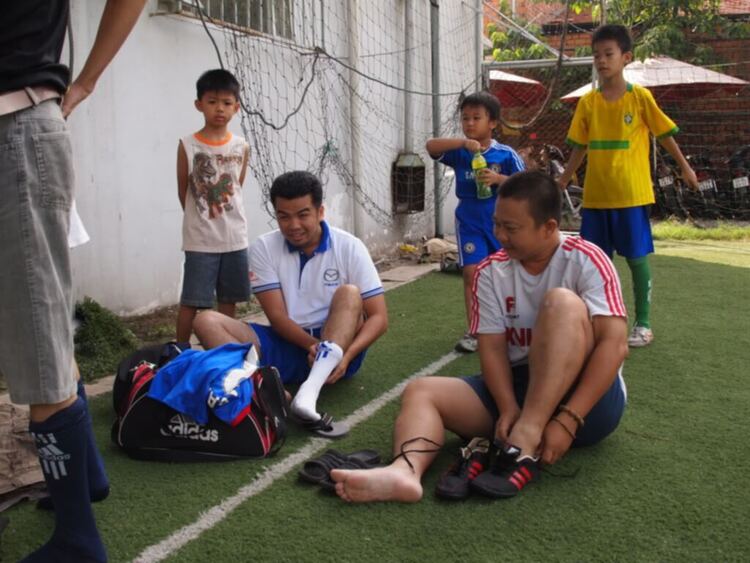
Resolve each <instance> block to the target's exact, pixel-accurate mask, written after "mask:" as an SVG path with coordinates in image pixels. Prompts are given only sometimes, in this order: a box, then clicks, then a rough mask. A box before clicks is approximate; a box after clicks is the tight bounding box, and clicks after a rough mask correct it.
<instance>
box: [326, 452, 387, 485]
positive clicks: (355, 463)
mask: <svg viewBox="0 0 750 563" xmlns="http://www.w3.org/2000/svg"><path fill="white" fill-rule="evenodd" d="M376 467H380V463H375V464H369V463H364V462H363V461H361V460H359V459H357V458H351V459H347V460H346V461H344V462H343V463H342V464H341V465H340V466H338V467H335V468H334V469H375V468H376ZM318 485H320V488H321V489H322V490H323V491H326V492H330V493H333V492H335V491H336V481H334V480H333V479H332V478H331V473H330V472H329V473H328V474H327V475H326V476H325V477H324V478H323V479H322V480H321V481H320V482H319V483H318Z"/></svg>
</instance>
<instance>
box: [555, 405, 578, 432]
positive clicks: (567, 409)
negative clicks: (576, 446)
mask: <svg viewBox="0 0 750 563" xmlns="http://www.w3.org/2000/svg"><path fill="white" fill-rule="evenodd" d="M560 410H561V411H562V412H564V413H565V414H569V415H570V416H572V417H573V420H575V421H576V423H577V424H578V428H579V429H580V428H583V417H582V416H581V415H580V414H578V413H577V412H576V411H574V410H573V409H571V408H570V407H569V406H568V405H560Z"/></svg>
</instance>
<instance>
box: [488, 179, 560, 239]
mask: <svg viewBox="0 0 750 563" xmlns="http://www.w3.org/2000/svg"><path fill="white" fill-rule="evenodd" d="M497 197H498V199H517V200H525V201H528V202H529V211H530V212H531V216H532V217H533V218H534V223H535V224H536V225H537V226H539V225H542V224H544V223H546V222H547V221H549V220H550V219H554V220H555V221H557V224H558V225H559V224H560V219H561V215H562V194H561V193H560V188H559V187H558V186H557V182H555V180H554V178H552V176H550V175H549V174H545V173H544V172H540V171H539V170H532V171H530V172H518V173H516V174H513V175H512V176H511V177H510V178H508V179H507V180H506V181H505V182H503V184H502V186H500V190H498V195H497Z"/></svg>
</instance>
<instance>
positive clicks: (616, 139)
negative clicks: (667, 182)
mask: <svg viewBox="0 0 750 563" xmlns="http://www.w3.org/2000/svg"><path fill="white" fill-rule="evenodd" d="M632 45H633V41H632V39H631V37H630V33H629V31H628V29H627V28H626V27H624V26H622V25H603V26H601V27H599V28H597V29H596V30H595V31H594V34H593V37H592V40H591V46H592V49H593V52H594V65H595V67H596V71H597V73H598V75H599V88H597V89H594V90H592V91H590V92H589V93H587V94H585V95H584V96H583V97H582V98H581V99H580V100H579V101H578V106H577V107H576V111H575V115H574V116H573V121H572V122H571V124H570V129H569V131H568V139H567V142H568V144H570V145H572V146H573V151H572V153H571V155H570V159H569V161H568V164H567V166H566V167H565V171H564V172H563V174H562V176H560V178H559V184H560V187H561V188H563V189H564V188H565V187H566V186H567V185H568V183H569V182H570V179H571V177H572V175H573V174H574V173H575V171H576V170H577V169H578V167H579V166H580V164H581V162H582V161H583V157H584V156H585V155H586V154H587V152H588V162H587V164H586V179H585V182H584V186H583V188H584V189H583V214H582V223H581V236H582V237H583V238H584V239H586V240H588V241H590V242H593V243H595V244H596V245H598V246H599V247H601V248H602V249H603V250H604V251H605V252H606V253H607V254H608V255H609V256H610V257H612V255H613V253H614V251H615V250H616V251H617V253H618V254H620V255H621V256H624V257H625V258H626V259H627V263H628V267H629V268H630V272H631V275H632V278H633V290H634V293H635V317H636V318H635V323H634V325H633V328H632V330H631V332H630V336H629V337H628V344H629V345H630V346H633V347H640V346H647V345H648V344H650V343H651V341H652V340H653V338H654V333H653V331H652V330H651V323H650V307H651V269H650V266H649V263H648V255H649V254H650V253H652V252H653V251H654V245H653V240H652V238H651V225H650V223H649V207H650V205H651V204H653V203H654V191H653V187H652V183H651V170H650V166H649V147H650V142H649V135H650V134H651V135H654V136H655V137H656V139H657V140H658V141H659V143H660V144H661V146H662V147H664V149H665V150H666V151H667V152H668V153H669V154H670V155H672V157H673V158H674V159H675V161H676V162H677V164H678V165H679V167H680V169H681V171H682V179H683V181H684V182H685V183H686V184H687V185H688V186H689V187H690V188H691V189H694V190H697V189H698V179H697V177H696V175H695V172H694V171H693V169H692V168H691V167H690V164H688V162H687V160H685V157H684V156H683V154H682V151H680V148H679V146H678V145H677V142H676V141H675V140H674V138H673V136H674V135H675V134H676V133H677V132H678V131H679V129H678V127H677V126H676V125H675V123H674V122H673V121H672V120H671V119H669V117H667V116H666V115H665V114H664V112H662V111H661V109H660V108H659V106H658V105H657V104H656V101H654V98H653V96H652V95H651V92H649V91H648V90H647V89H646V88H643V87H641V86H639V85H637V84H630V83H628V82H627V81H626V80H625V77H624V76H623V69H624V68H625V66H626V65H627V64H628V63H630V62H631V61H632V60H633V52H632Z"/></svg>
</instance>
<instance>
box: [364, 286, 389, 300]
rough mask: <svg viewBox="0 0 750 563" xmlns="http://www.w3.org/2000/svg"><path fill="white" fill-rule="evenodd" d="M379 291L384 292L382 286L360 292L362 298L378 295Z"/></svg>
mask: <svg viewBox="0 0 750 563" xmlns="http://www.w3.org/2000/svg"><path fill="white" fill-rule="evenodd" d="M381 293H385V290H384V289H383V288H382V287H376V288H375V289H371V290H370V291H365V292H364V293H363V294H362V299H369V298H370V297H375V296H376V295H380V294H381Z"/></svg>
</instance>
